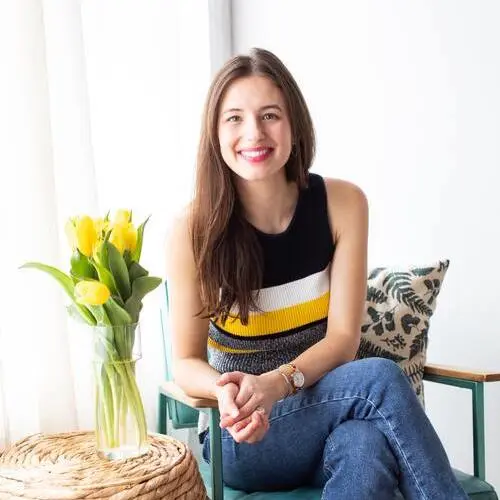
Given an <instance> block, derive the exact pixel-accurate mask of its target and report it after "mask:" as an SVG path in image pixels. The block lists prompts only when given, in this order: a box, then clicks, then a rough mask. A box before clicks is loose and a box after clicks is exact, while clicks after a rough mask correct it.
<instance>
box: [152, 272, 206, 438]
mask: <svg viewBox="0 0 500 500" xmlns="http://www.w3.org/2000/svg"><path fill="white" fill-rule="evenodd" d="M168 313H169V300H168V286H167V282H166V281H165V308H164V310H162V314H161V316H160V320H161V330H162V334H163V353H164V358H165V374H166V377H167V380H173V375H172V370H171V367H172V337H171V333H170V329H169V321H168ZM167 409H168V415H169V417H170V419H171V421H172V427H173V428H174V429H184V428H186V427H197V426H198V415H199V413H198V411H197V410H194V409H193V408H190V407H189V406H186V405H185V404H183V403H179V402H178V401H175V400H174V399H171V398H167Z"/></svg>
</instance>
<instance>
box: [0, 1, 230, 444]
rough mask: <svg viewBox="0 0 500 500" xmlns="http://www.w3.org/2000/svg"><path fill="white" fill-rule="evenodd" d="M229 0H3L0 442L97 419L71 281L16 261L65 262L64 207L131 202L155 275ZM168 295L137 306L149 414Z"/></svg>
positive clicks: (186, 190) (185, 187) (185, 186)
mask: <svg viewBox="0 0 500 500" xmlns="http://www.w3.org/2000/svg"><path fill="white" fill-rule="evenodd" d="M226 5H227V2H226ZM228 12H229V11H228V8H227V7H224V2H220V1H219V0H216V1H212V2H201V1H198V0H190V1H182V0H178V1H176V0H171V1H164V0H129V1H127V0H106V1H98V0H83V1H81V2H80V1H77V0H4V2H3V3H0V46H1V48H0V51H1V52H0V110H1V111H0V210H1V211H0V214H1V217H2V219H1V220H2V222H3V231H2V238H1V243H0V262H1V267H0V269H1V270H2V286H0V318H1V320H2V321H1V323H0V448H1V447H2V446H4V445H5V444H7V443H8V442H9V441H14V440H16V439H19V438H21V437H23V436H25V435H27V434H32V433H35V432H61V431H66V430H75V429H80V428H90V427H91V426H92V411H91V407H92V400H91V399H90V398H88V393H87V392H86V391H87V390H88V389H89V386H88V382H89V380H88V375H89V373H90V372H88V373H87V372H86V371H85V370H86V369H87V368H88V369H90V367H89V364H88V362H89V361H90V360H89V359H87V357H86V354H85V352H84V350H83V348H82V347H81V341H82V337H81V336H79V335H81V334H79V333H78V332H77V331H76V330H75V329H74V328H72V327H71V325H70V324H69V323H68V320H67V316H66V312H65V308H64V304H65V297H64V295H63V293H62V292H61V290H60V289H59V288H58V285H57V284H56V283H55V282H52V280H51V279H50V278H49V277H48V276H46V275H42V274H41V273H39V272H36V271H33V270H19V269H18V266H19V265H21V264H22V263H23V262H25V261H28V260H36V261H41V262H45V263H48V264H52V265H55V266H57V267H60V268H62V269H65V270H67V268H68V264H69V252H68V248H67V244H66V241H65V238H64V232H63V227H64V222H65V220H66V219H67V217H69V216H70V215H74V214H79V213H89V214H91V215H94V216H97V215H99V214H101V215H102V214H104V213H105V212H107V211H108V209H109V210H112V211H113V210H115V209H117V208H130V209H132V210H133V213H134V218H136V220H142V219H143V218H145V217H147V216H148V215H151V219H150V222H149V223H148V226H147V228H146V234H145V242H144V249H143V256H142V260H141V262H142V264H143V265H144V266H145V267H146V268H147V269H148V270H149V271H150V273H151V274H152V275H156V276H161V277H163V273H164V264H163V260H164V235H165V231H166V228H167V226H168V223H169V221H170V219H171V217H172V216H173V214H174V213H175V211H177V210H178V209H180V208H181V207H182V206H183V205H184V204H185V203H186V202H187V201H188V200H189V197H190V195H191V189H192V182H193V166H194V160H195V150H196V141H197V137H198V132H199V126H200V114H201V109H202V105H203V99H204V96H205V92H206V90H207V88H208V84H209V80H210V76H211V73H212V72H213V71H214V69H215V68H216V67H217V66H218V65H219V64H220V63H221V62H222V60H223V59H225V58H226V57H227V55H229V52H230V45H229V43H230V36H228V33H229V31H227V29H226V31H224V30H223V31H222V33H226V35H225V36H223V37H222V39H221V37H220V35H219V36H218V37H215V36H214V33H218V34H220V33H221V23H222V24H224V25H225V26H226V25H227V26H229V24H230V19H229V17H230V16H228ZM228 23H229V24H228ZM227 26H226V28H227ZM162 302H163V294H162V289H161V290H160V289H158V290H157V291H156V292H155V293H153V294H151V295H150V296H148V297H147V298H146V300H145V307H144V310H143V313H142V318H141V322H142V335H143V359H142V361H141V362H140V363H139V365H138V378H139V384H140V388H141V392H142V394H143V397H144V402H145V407H146V413H147V418H148V425H149V428H150V430H154V429H155V423H156V411H157V386H158V384H159V383H160V382H161V380H162V379H163V376H164V366H163V355H162V344H161V331H160V320H159V318H160V312H159V310H160V308H161V306H162ZM83 340H84V339H83Z"/></svg>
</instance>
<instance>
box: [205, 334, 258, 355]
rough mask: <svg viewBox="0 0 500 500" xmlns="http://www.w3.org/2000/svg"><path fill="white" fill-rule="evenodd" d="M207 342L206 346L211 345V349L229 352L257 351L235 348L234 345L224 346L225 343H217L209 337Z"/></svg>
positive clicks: (244, 352) (246, 352) (251, 352)
mask: <svg viewBox="0 0 500 500" xmlns="http://www.w3.org/2000/svg"><path fill="white" fill-rule="evenodd" d="M207 344H208V347H212V348H213V349H217V350H218V351H221V352H230V353H231V354H253V353H254V352H259V351H258V350H256V349H235V348H234V347H226V346H225V345H222V344H219V343H218V342H216V341H215V340H213V339H211V338H210V337H209V338H208V341H207Z"/></svg>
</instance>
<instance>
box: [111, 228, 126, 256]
mask: <svg viewBox="0 0 500 500" xmlns="http://www.w3.org/2000/svg"><path fill="white" fill-rule="evenodd" d="M126 237H127V226H125V225H124V224H114V225H113V229H112V230H111V235H110V237H109V241H110V243H113V245H114V246H115V247H116V248H117V249H118V251H119V252H120V253H123V251H124V250H125V246H126V244H125V240H126Z"/></svg>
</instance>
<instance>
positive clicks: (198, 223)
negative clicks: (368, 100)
mask: <svg viewBox="0 0 500 500" xmlns="http://www.w3.org/2000/svg"><path fill="white" fill-rule="evenodd" d="M252 75H259V76H265V77H267V78H269V79H271V80H272V81H273V82H274V83H275V85H276V86H277V87H278V88H279V89H280V90H281V92H282V94H283V97H284V100H285V103H286V108H287V112H288V116H289V120H290V125H291V135H292V144H293V146H292V153H291V155H290V158H289V159H288V161H287V163H286V165H285V171H286V179H287V181H288V182H296V183H297V185H298V187H299V189H303V188H305V187H306V186H307V172H308V170H309V168H310V166H311V163H312V161H313V158H314V153H315V137H314V128H313V124H312V120H311V116H310V114H309V110H308V109H307V105H306V102H305V100H304V97H303V96H302V93H301V91H300V89H299V87H298V85H297V83H296V81H295V80H294V78H293V77H292V75H291V74H290V72H289V71H288V69H287V68H286V67H285V65H284V64H283V63H282V62H281V61H280V60H279V59H278V58H277V57H276V56H275V55H274V54H272V53H271V52H269V51H267V50H263V49H257V48H255V49H252V50H251V51H250V52H249V54H248V55H239V56H235V57H233V58H232V59H230V60H229V61H228V62H227V63H226V64H225V65H224V66H223V67H222V68H221V70H220V71H219V72H218V73H217V75H216V76H215V78H214V80H213V82H212V84H211V86H210V89H209V91H208V96H207V99H206V103H205V108H204V112H203V120H202V130H201V137H200V143H199V147H198V157H197V172H196V186H195V196H194V200H193V203H192V205H191V206H192V213H191V238H192V244H193V253H194V260H195V263H196V269H197V272H198V279H199V283H200V295H201V300H202V303H203V308H204V309H203V311H202V312H201V313H205V314H206V315H207V316H209V317H212V318H214V319H220V320H221V321H222V323H224V322H225V321H226V320H227V318H228V317H229V316H231V317H232V316H237V317H239V319H240V320H241V322H242V323H243V324H245V325H246V324H248V316H249V312H250V311H251V310H256V309H257V307H256V303H255V298H256V297H254V295H253V294H252V291H254V290H258V289H260V288H261V286H262V274H263V258H262V250H261V248H260V245H259V242H258V239H257V236H256V234H255V231H254V230H253V228H252V227H251V226H250V224H249V223H248V221H247V220H246V219H245V217H244V215H243V211H242V207H241V204H240V201H239V199H238V196H237V192H236V189H235V185H234V181H233V175H234V174H233V173H232V171H231V170H230V169H229V167H228V166H227V165H226V164H225V162H224V160H223V158H222V155H221V151H220V146H219V139H218V121H219V112H220V104H221V101H222V99H223V97H224V93H225V92H226V90H227V89H228V87H229V86H230V85H231V83H232V82H234V81H235V80H236V79H237V78H242V77H246V76H252ZM233 306H235V307H237V314H235V310H234V309H233V311H231V309H232V308H233ZM201 313H200V314H201Z"/></svg>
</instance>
